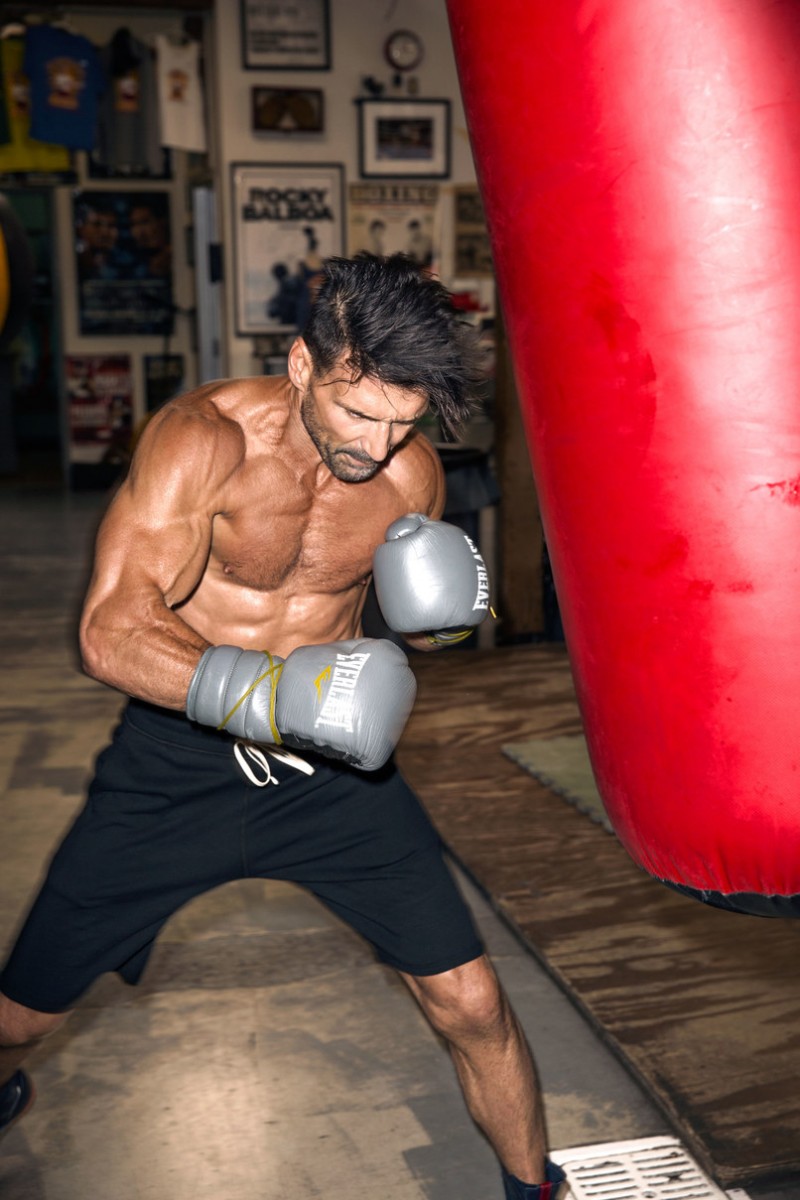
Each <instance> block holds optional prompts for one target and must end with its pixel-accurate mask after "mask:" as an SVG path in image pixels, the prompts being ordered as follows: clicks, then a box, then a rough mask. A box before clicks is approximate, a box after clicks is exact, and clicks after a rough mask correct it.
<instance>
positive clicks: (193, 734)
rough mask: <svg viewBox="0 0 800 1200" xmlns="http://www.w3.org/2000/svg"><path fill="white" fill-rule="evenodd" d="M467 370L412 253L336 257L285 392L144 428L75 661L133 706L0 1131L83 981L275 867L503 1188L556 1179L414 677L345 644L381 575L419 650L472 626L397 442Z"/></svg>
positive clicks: (476, 560) (416, 472) (41, 963)
mask: <svg viewBox="0 0 800 1200" xmlns="http://www.w3.org/2000/svg"><path fill="white" fill-rule="evenodd" d="M474 361H475V359H474V350H473V349H472V344H471V342H470V341H469V340H468V332H467V330H465V328H464V327H463V326H462V325H461V324H460V323H459V322H458V320H457V317H456V314H455V313H454V312H453V310H452V307H451V305H450V303H449V297H448V295H447V292H446V291H445V290H444V289H443V288H442V287H441V285H440V284H438V283H437V282H435V281H433V280H431V279H425V278H424V277H423V276H421V275H420V274H419V272H418V270H417V269H416V267H415V266H414V265H413V264H412V263H411V262H410V260H408V259H406V258H405V257H404V256H401V255H396V256H393V257H391V258H388V259H383V258H376V257H373V256H370V255H358V256H357V257H356V258H355V259H353V260H344V259H339V260H335V259H334V260H331V261H330V262H329V264H328V265H327V268H326V272H325V280H324V283H323V285H322V288H321V291H320V294H319V297H318V300H317V304H316V306H315V309H314V313H313V317H312V319H311V322H310V324H309V326H308V327H307V329H306V331H305V333H304V336H303V337H302V338H297V339H296V341H295V342H294V344H293V346H292V348H291V351H290V353H289V359H288V376H287V377H285V378H278V377H259V378H254V379H244V380H238V381H229V382H224V383H211V384H207V385H205V386H203V387H200V388H198V389H197V390H196V391H195V392H193V393H191V394H189V395H187V396H184V397H181V398H178V399H176V400H174V401H172V402H171V403H170V404H169V405H167V406H166V407H165V408H164V409H162V410H161V411H160V412H159V413H158V414H157V415H156V416H155V417H154V418H153V420H152V421H151V423H150V424H149V426H148V427H147V429H146V431H145V433H144V435H143V436H142V438H141V441H140V443H139V446H138V447H137V452H136V455H135V458H134V461H133V464H132V468H131V471H130V475H129V477H128V478H127V480H126V481H125V483H124V484H123V485H122V487H121V488H120V490H119V491H118V493H117V494H116V496H115V498H114V500H113V502H112V504H111V506H110V508H109V511H108V513H107V515H106V517H105V519H104V521H103V524H102V525H101V528H100V531H99V535H98V541H97V550H96V560H95V568H94V573H93V577H92V580H91V583H90V586H89V591H88V595H87V598H86V602H85V606H84V612H83V617H82V621H81V647H82V653H83V658H84V664H85V669H86V670H87V671H88V673H89V674H90V675H93V676H94V677H95V678H97V679H100V680H103V681H104V682H105V683H108V684H110V685H112V686H113V687H116V688H118V689H119V690H120V691H122V692H124V693H126V694H127V695H128V696H129V697H131V699H130V700H129V702H128V704H127V707H126V710H125V712H124V714H123V718H122V721H121V723H120V726H119V727H118V729H117V730H116V731H115V734H114V739H113V742H112V745H111V746H110V747H108V748H107V749H106V750H105V751H104V752H103V754H101V755H100V757H99V759H98V762H97V769H96V774H95V778H94V780H93V782H92V784H91V787H90V803H89V804H88V805H87V807H86V809H85V810H84V811H83V812H82V813H81V814H80V815H79V817H78V818H77V821H76V823H75V825H74V826H73V828H72V830H71V831H70V833H69V834H68V835H67V837H66V839H65V840H64V842H63V843H62V845H61V847H60V849H59V851H58V853H57V854H56V857H55V859H54V861H53V863H52V866H51V868H50V871H49V874H48V878H47V880H46V881H45V884H44V886H43V888H42V891H41V892H40V894H39V897H38V899H37V900H36V902H35V904H34V906H33V909H32V910H31V913H30V914H29V915H28V918H27V920H26V923H25V925H24V927H23V930H22V932H21V934H20V936H19V938H18V941H17V944H16V946H15V948H14V949H13V951H12V953H11V956H10V958H9V960H8V962H7V963H6V966H5V968H4V969H3V971H2V973H0V990H1V991H2V995H0V1130H2V1128H3V1127H4V1126H5V1127H6V1128H7V1127H8V1126H9V1125H10V1124H11V1122H13V1121H14V1120H16V1119H17V1117H19V1116H20V1115H21V1114H22V1112H23V1111H24V1110H25V1108H26V1107H27V1106H28V1104H29V1103H30V1100H31V1096H32V1087H31V1084H30V1080H29V1078H28V1076H27V1075H26V1073H25V1072H24V1071H22V1070H21V1069H20V1068H19V1064H20V1063H21V1061H22V1059H23V1057H24V1055H25V1053H26V1052H27V1051H28V1050H29V1049H30V1048H31V1047H32V1046H33V1045H35V1044H36V1043H37V1042H38V1041H39V1040H41V1039H42V1038H43V1037H44V1036H46V1035H47V1034H48V1033H49V1032H51V1031H52V1030H53V1029H55V1028H56V1027H57V1026H58V1025H59V1024H60V1023H61V1022H62V1021H63V1020H64V1019H65V1016H66V1014H67V1011H68V1010H69V1009H70V1007H71V1006H73V1005H74V1003H75V1002H76V1000H77V999H78V998H79V997H80V995H81V994H82V993H83V992H84V991H85V990H86V988H87V987H88V986H89V985H90V984H91V983H92V982H93V980H94V979H96V978H97V976H98V975H100V974H101V973H102V972H105V971H118V972H119V973H120V974H121V975H122V977H123V978H124V979H125V980H127V981H128V982H129V983H135V982H137V981H138V979H139V977H140V975H141V972H142V970H143V968H144V965H145V963H146V961H147V957H148V954H149V952H150V949H151V948H152V944H153V941H154V939H155V937H156V936H157V934H158V932H159V930H160V928H161V927H162V925H163V924H164V922H165V921H166V920H167V919H168V918H169V916H170V915H171V914H172V913H173V912H174V911H175V910H176V909H177V908H178V907H179V906H180V905H182V904H184V903H186V902H187V901H188V900H190V899H191V898H192V897H193V896H195V895H197V894H199V893H200V892H203V891H205V890H208V889H209V888H212V887H216V886H218V885H219V884H221V883H223V882H225V881H226V880H229V879H235V878H242V877H244V876H257V877H264V878H266V877H270V878H279V879H289V880H292V881H294V882H296V883H299V884H301V885H303V886H304V887H306V888H308V889H310V890H311V891H312V892H313V893H314V894H315V895H316V896H318V897H319V898H320V899H321V900H322V902H323V903H325V904H326V905H328V907H329V908H330V909H331V910H332V911H333V912H335V913H337V914H338V915H339V916H341V917H343V918H344V919H345V920H346V921H348V922H349V923H350V925H351V926H353V927H354V928H355V929H357V930H358V932H360V933H361V934H362V935H363V936H364V937H366V938H367V939H368V940H369V941H370V942H371V943H372V944H373V946H374V947H375V949H376V951H377V954H378V956H379V957H380V958H381V959H382V961H384V962H386V963H388V964H390V965H392V966H394V967H395V968H396V969H397V970H398V971H399V972H400V973H401V975H402V977H403V979H404V980H405V982H406V983H407V985H408V986H409V988H410V990H411V992H412V993H413V995H414V996H415V998H416V999H417V1001H418V1002H419V1004H420V1006H421V1007H422V1009H423V1011H424V1012H425V1014H426V1016H427V1017H428V1019H429V1020H430V1022H431V1024H432V1026H433V1028H434V1029H435V1030H437V1031H438V1033H439V1034H441V1035H442V1036H443V1037H444V1038H445V1040H446V1041H447V1043H448V1045H449V1048H450V1051H451V1054H452V1057H453V1061H454V1063H455V1067H456V1070H457V1073H458V1077H459V1080H460V1082H461V1086H462V1088H463V1091H464V1095H465V1099H466V1102H467V1105H468V1107H469V1110H470V1112H471V1114H472V1116H473V1118H474V1119H475V1121H476V1123H477V1124H478V1125H479V1127H480V1128H481V1129H482V1130H483V1131H484V1133H485V1134H486V1136H487V1138H488V1139H489V1141H490V1143H491V1144H492V1146H493V1148H494V1149H495V1151H496V1153H497V1155H498V1158H499V1160H500V1163H501V1166H502V1172H503V1181H504V1188H505V1195H506V1197H507V1198H508V1200H552V1198H553V1197H555V1195H556V1193H557V1191H559V1190H560V1185H561V1183H562V1181H563V1173H562V1172H561V1171H560V1170H559V1168H558V1167H556V1166H555V1165H554V1164H552V1163H549V1162H547V1160H546V1157H545V1152H546V1147H545V1133H544V1119H543V1115H542V1105H541V1097H540V1095H539V1090H538V1085H537V1082H536V1076H535V1069H534V1065H533V1062H532V1059H531V1055H530V1052H529V1050H528V1047H527V1045H526V1043H525V1040H524V1037H523V1035H522V1033H521V1030H520V1028H519V1025H518V1022H517V1020H516V1017H515V1016H514V1014H513V1012H512V1011H511V1009H510V1006H509V1004H508V1001H507V999H506V998H505V996H504V994H503V992H502V990H501V988H500V986H499V984H498V981H497V978H496V975H495V973H494V971H493V969H492V966H491V964H490V963H489V961H488V959H487V957H486V956H485V954H484V953H483V948H482V946H481V943H480V941H479V939H478V936H477V934H476V932H475V929H474V926H473V924H472V920H471V917H470V915H469V913H468V910H467V909H466V907H465V905H464V903H463V901H462V900H461V898H460V897H459V895H458V892H457V891H456V889H455V886H454V884H453V881H452V879H451V877H450V875H449V873H448V871H447V869H446V866H445V864H444V862H443V860H442V854H441V847H440V843H439V839H438V837H437V835H436V833H435V832H434V830H433V829H432V827H431V825H430V823H429V821H428V819H427V817H426V816H425V814H424V812H423V810H422V809H421V807H420V805H419V804H418V802H417V801H416V799H415V797H414V796H413V794H412V793H411V792H410V790H409V789H408V788H407V787H406V785H405V783H404V782H403V780H402V779H401V777H400V775H399V774H398V772H397V770H396V769H395V767H394V765H393V762H392V760H391V752H392V749H393V747H394V744H395V742H396V740H397V738H398V737H399V735H400V733H401V732H402V728H403V725H404V723H405V720H406V717H407V715H408V712H409V711H410V707H411V704H412V703H413V696H414V690H415V685H414V681H413V676H412V674H411V671H410V668H409V666H408V661H407V659H406V656H405V654H404V653H403V651H402V650H401V649H400V648H399V647H398V646H397V645H395V644H394V643H393V642H389V641H384V640H378V639H364V638H363V637H362V636H361V613H362V609H363V605H364V599H365V595H366V589H367V585H368V583H369V581H370V578H371V576H372V575H373V571H374V574H375V582H376V591H377V594H378V598H379V600H380V601H381V603H382V605H383V607H384V613H385V615H386V617H387V621H388V623H389V625H390V626H391V627H393V628H396V629H397V630H398V631H399V632H402V633H403V634H404V635H405V636H407V639H408V641H409V642H410V643H411V644H412V645H414V646H418V647H419V648H423V649H433V648H435V647H436V646H437V645H440V644H445V645H446V644H447V642H448V641H451V640H454V639H457V638H458V637H460V636H461V635H462V633H463V631H464V629H468V628H469V627H470V625H475V624H477V623H478V621H479V620H480V618H481V616H482V615H483V612H484V611H485V606H486V605H485V593H486V587H485V571H484V568H483V565H482V561H481V559H480V555H479V554H477V551H476V550H475V548H474V546H472V545H471V544H470V543H469V540H468V539H467V538H465V536H464V535H463V534H462V533H461V532H460V531H458V530H456V529H455V527H454V526H451V525H448V524H446V523H445V522H441V521H439V520H438V518H439V517H440V516H441V513H442V509H443V503H444V482H443V474H442V470H441V467H440V465H439V462H438V458H437V456H436V454H435V451H434V450H433V448H432V446H431V445H430V443H429V442H428V441H427V440H426V439H425V438H424V437H422V436H420V435H419V434H417V433H416V432H415V425H416V423H417V422H418V421H419V419H420V417H422V415H423V414H424V413H425V411H426V409H427V408H428V407H429V406H430V407H431V408H432V409H433V410H434V411H435V412H436V413H437V415H438V416H439V418H440V420H441V421H443V423H444V424H445V425H447V426H449V427H451V428H453V427H455V425H456V424H457V423H458V421H459V419H463V417H464V416H465V415H466V413H467V412H468V408H469V401H468V395H467V388H468V385H469V382H470V378H471V375H472V374H473V368H472V365H471V364H472V363H474ZM409 514H410V515H409ZM387 531H388V533H387ZM387 537H388V540H387ZM454 603H455V608H454V607H453V604H454ZM287 746H290V747H293V748H294V749H297V748H301V750H302V756H298V755H295V754H294V753H293V752H287V751H286V747H287ZM275 784H277V786H270V785H275ZM259 787H260V788H261V791H260V792H255V791H253V789H254V788H259ZM245 795H247V797H248V799H249V801H250V802H249V803H248V802H247V800H246V799H244V800H243V796H245ZM121 813H124V820H120V814H121ZM243 828H244V834H243V833H242V830H243ZM399 864H402V872H401V870H400V866H399ZM524 1180H530V1181H534V1182H530V1183H524V1182H523V1181H524Z"/></svg>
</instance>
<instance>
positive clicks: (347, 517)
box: [211, 480, 404, 593]
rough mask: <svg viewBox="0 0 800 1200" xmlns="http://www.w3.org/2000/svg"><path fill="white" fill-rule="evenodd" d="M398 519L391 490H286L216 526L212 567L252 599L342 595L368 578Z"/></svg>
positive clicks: (364, 486)
mask: <svg viewBox="0 0 800 1200" xmlns="http://www.w3.org/2000/svg"><path fill="white" fill-rule="evenodd" d="M402 511H404V509H403V505H402V502H401V500H400V499H399V497H398V495H397V492H396V491H395V489H394V488H392V487H391V486H390V485H383V486H380V485H378V483H377V481H374V480H373V481H369V482H368V483H366V484H347V485H340V486H339V487H337V488H335V489H330V490H329V491H326V492H325V493H324V494H322V495H319V494H315V493H310V492H309V491H308V490H307V489H303V488H302V487H297V486H294V485H291V484H289V483H287V482H284V484H283V486H281V487H280V488H278V489H276V492H275V494H273V495H271V496H269V497H268V498H265V499H264V500H263V501H262V502H260V503H254V504H250V505H243V506H241V507H240V508H238V509H237V510H236V511H235V512H232V513H231V514H230V515H228V516H225V517H218V518H217V519H216V520H215V523H214V537H213V542H212V564H211V566H212V569H215V570H217V571H221V572H222V574H223V575H224V576H226V577H227V578H228V579H229V580H230V581H231V582H233V583H238V584H240V585H242V586H243V587H248V588H253V589H255V590H257V591H277V590H278V589H280V588H288V589H289V590H291V591H292V592H295V593H315V592H316V593H320V592H322V593H333V592H339V591H346V590H348V589H349V588H352V587H354V586H356V585H357V584H359V583H362V582H363V581H364V580H365V578H366V577H367V576H368V575H369V573H370V572H371V570H372V559H373V555H374V553H375V550H376V548H377V547H378V546H379V545H380V543H381V542H382V541H383V538H384V534H385V532H386V529H387V527H388V526H389V525H390V524H391V522H392V521H393V520H394V519H395V517H397V516H399V515H401V512H402Z"/></svg>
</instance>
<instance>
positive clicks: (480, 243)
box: [453, 184, 494, 279]
mask: <svg viewBox="0 0 800 1200" xmlns="http://www.w3.org/2000/svg"><path fill="white" fill-rule="evenodd" d="M453 206H454V218H455V220H454V224H455V229H454V247H453V250H454V254H453V272H454V274H455V275H464V276H467V277H473V278H474V277H477V278H486V279H489V278H493V276H494V267H493V264H492V247H491V244H490V242H489V231H488V229H487V228H486V218H485V217H484V215H483V204H482V203H481V195H480V192H479V191H478V189H477V187H475V186H474V185H469V184H465V185H463V186H458V187H456V188H454V189H453Z"/></svg>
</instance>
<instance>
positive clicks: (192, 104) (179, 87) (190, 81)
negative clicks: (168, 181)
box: [156, 34, 206, 151]
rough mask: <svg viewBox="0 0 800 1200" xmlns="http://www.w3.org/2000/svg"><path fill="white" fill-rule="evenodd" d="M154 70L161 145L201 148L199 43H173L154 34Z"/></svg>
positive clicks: (203, 136)
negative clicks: (156, 84) (182, 44)
mask: <svg viewBox="0 0 800 1200" xmlns="http://www.w3.org/2000/svg"><path fill="white" fill-rule="evenodd" d="M156 69H157V71H158V106H159V113H160V116H161V143H162V145H164V146H174V147H176V148H177V149H179V150H195V151H203V150H205V148H206V126H205V120H204V116H203V91H202V87H201V84H200V46H199V43H198V42H187V43H186V45H184V46H180V45H173V43H172V42H171V41H170V40H169V38H167V37H165V36H164V35H163V34H156Z"/></svg>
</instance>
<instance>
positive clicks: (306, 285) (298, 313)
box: [232, 163, 344, 337]
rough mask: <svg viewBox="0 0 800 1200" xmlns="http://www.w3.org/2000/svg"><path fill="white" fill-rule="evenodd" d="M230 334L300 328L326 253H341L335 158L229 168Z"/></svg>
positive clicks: (340, 192) (340, 185)
mask: <svg viewBox="0 0 800 1200" xmlns="http://www.w3.org/2000/svg"><path fill="white" fill-rule="evenodd" d="M232 187H233V225H234V289H235V306H236V331H237V333H239V334H241V335H242V336H244V337H247V336H249V335H251V334H261V333H273V332H279V331H281V330H285V331H288V330H302V329H303V328H304V326H305V323H306V321H307V320H308V316H309V313H310V311H311V306H312V304H313V303H314V296H315V293H316V289H317V287H318V286H319V282H320V271H321V270H322V266H323V263H324V261H325V259H326V258H329V257H330V256H331V255H334V254H342V253H343V252H344V169H343V167H342V166H341V165H340V164H338V163H314V164H305V165H304V164H302V163H297V164H292V165H289V164H283V165H277V166H276V165H272V164H270V165H269V166H264V165H263V164H260V163H259V164H256V163H234V164H233V165H232Z"/></svg>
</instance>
